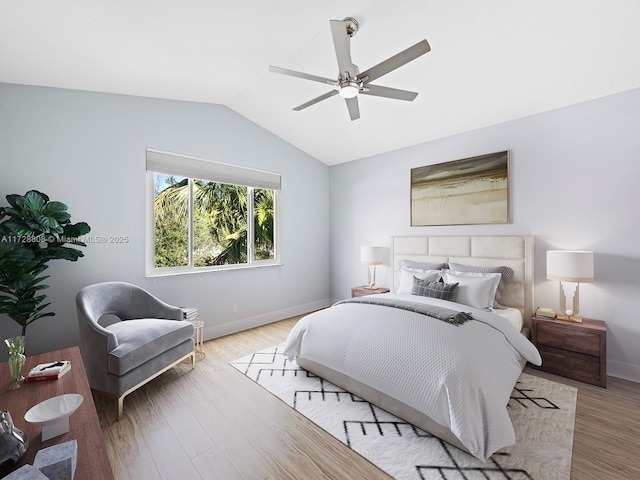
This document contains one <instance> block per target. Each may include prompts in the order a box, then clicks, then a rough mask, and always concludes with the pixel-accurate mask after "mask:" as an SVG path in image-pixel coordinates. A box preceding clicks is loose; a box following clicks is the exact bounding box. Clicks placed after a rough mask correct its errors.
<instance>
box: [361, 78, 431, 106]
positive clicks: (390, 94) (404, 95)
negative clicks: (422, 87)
mask: <svg viewBox="0 0 640 480" xmlns="http://www.w3.org/2000/svg"><path fill="white" fill-rule="evenodd" d="M367 89H368V91H367ZM360 93H361V94H363V95H373V96H376V97H387V98H393V99H396V100H406V101H408V102H412V101H413V100H414V99H415V98H416V97H417V96H418V92H410V91H408V90H399V89H397V88H390V87H382V86H380V85H371V84H370V83H368V84H367V86H366V87H365V89H364V90H362V91H360Z"/></svg>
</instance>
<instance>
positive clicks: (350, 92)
mask: <svg viewBox="0 0 640 480" xmlns="http://www.w3.org/2000/svg"><path fill="white" fill-rule="evenodd" d="M359 91H360V85H359V84H358V82H353V81H351V82H346V83H345V84H343V85H340V90H338V93H339V94H340V96H341V97H342V98H353V97H355V96H357V95H358V92H359Z"/></svg>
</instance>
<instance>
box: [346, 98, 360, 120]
mask: <svg viewBox="0 0 640 480" xmlns="http://www.w3.org/2000/svg"><path fill="white" fill-rule="evenodd" d="M345 101H346V102H347V109H348V110H349V117H351V121H352V122H353V121H354V120H357V119H359V118H360V107H359V106H358V97H352V98H345Z"/></svg>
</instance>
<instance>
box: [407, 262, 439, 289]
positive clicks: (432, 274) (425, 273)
mask: <svg viewBox="0 0 640 480" xmlns="http://www.w3.org/2000/svg"><path fill="white" fill-rule="evenodd" d="M399 274H400V286H399V287H398V289H397V290H396V293H401V294H406V295H411V290H412V289H413V277H416V278H418V279H420V280H427V281H429V282H437V281H438V280H440V270H418V269H415V268H406V267H400V272H399Z"/></svg>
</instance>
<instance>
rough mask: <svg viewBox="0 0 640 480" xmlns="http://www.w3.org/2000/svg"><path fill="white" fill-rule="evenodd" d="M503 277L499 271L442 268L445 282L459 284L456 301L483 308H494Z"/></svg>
mask: <svg viewBox="0 0 640 480" xmlns="http://www.w3.org/2000/svg"><path fill="white" fill-rule="evenodd" d="M501 278H502V275H501V274H499V273H478V272H456V271H453V270H442V279H443V280H444V283H457V284H458V294H457V295H456V302H458V303H462V304H464V305H469V306H470V307H475V308H482V309H488V308H493V301H494V299H495V297H496V290H497V289H498V284H499V283H500V279H501Z"/></svg>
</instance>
